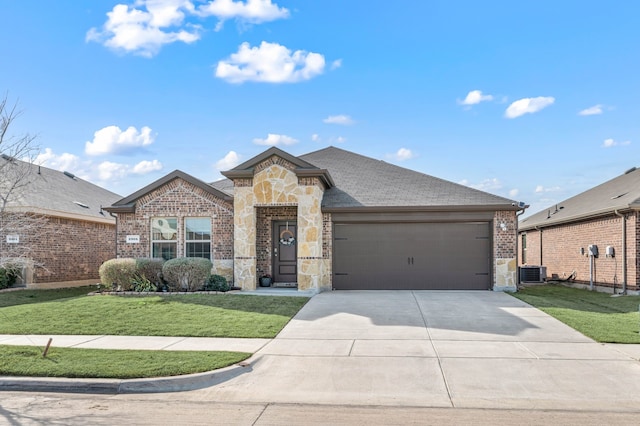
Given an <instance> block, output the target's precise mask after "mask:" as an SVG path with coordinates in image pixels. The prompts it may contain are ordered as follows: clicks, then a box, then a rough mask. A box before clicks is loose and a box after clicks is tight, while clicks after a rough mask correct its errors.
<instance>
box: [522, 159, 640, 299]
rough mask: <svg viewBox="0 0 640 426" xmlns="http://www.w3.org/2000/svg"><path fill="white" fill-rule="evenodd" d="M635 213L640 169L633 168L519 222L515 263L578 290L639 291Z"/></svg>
mask: <svg viewBox="0 0 640 426" xmlns="http://www.w3.org/2000/svg"><path fill="white" fill-rule="evenodd" d="M639 211H640V170H638V169H636V168H632V169H630V170H628V171H627V172H625V173H624V174H623V175H621V176H618V177H616V178H614V179H612V180H610V181H608V182H605V183H603V184H601V185H599V186H596V187H595V188H592V189H589V190H588V191H585V192H583V193H581V194H578V195H576V196H575V197H572V198H569V199H567V200H565V201H562V202H560V203H558V204H556V205H554V206H551V207H549V208H548V209H544V210H543V211H540V212H538V213H536V214H534V215H531V216H529V217H528V218H526V219H523V220H522V221H520V228H519V238H520V240H521V245H520V247H521V250H520V253H519V264H520V265H527V266H530V265H536V266H543V267H545V268H546V276H547V279H555V280H569V278H571V280H570V281H571V282H572V283H575V284H578V286H580V287H589V288H592V287H593V288H594V289H599V290H605V291H609V292H624V291H629V292H638V290H640V287H639V283H640V274H639V272H640V270H639V268H638V266H639V265H638V262H639V259H640V257H639V256H638V253H639V251H640V226H639V225H640V223H639V221H638V212H639ZM590 247H591V250H590ZM594 247H595V249H594ZM596 249H597V255H595V256H593V255H592V254H595V253H594V252H595V250H596Z"/></svg>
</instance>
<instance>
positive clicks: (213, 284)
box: [204, 274, 231, 293]
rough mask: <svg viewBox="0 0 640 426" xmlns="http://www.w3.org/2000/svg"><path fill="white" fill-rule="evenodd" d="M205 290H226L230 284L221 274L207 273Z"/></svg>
mask: <svg viewBox="0 0 640 426" xmlns="http://www.w3.org/2000/svg"><path fill="white" fill-rule="evenodd" d="M204 290H205V291H220V292H223V293H224V292H227V291H229V290H231V286H230V285H229V283H228V282H227V279H226V278H225V277H223V276H222V275H215V274H213V275H209V279H208V280H207V282H206V283H205V284H204Z"/></svg>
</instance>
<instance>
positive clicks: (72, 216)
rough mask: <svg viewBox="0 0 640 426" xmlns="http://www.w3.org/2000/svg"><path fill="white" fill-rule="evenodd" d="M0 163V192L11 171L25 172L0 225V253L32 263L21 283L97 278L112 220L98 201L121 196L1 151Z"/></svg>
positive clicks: (110, 251)
mask: <svg viewBox="0 0 640 426" xmlns="http://www.w3.org/2000/svg"><path fill="white" fill-rule="evenodd" d="M0 162H3V164H2V170H3V174H2V176H1V177H0V190H2V191H3V194H6V185H9V184H11V183H12V181H11V176H18V175H22V176H27V178H26V180H23V181H22V182H28V183H27V184H26V186H24V187H23V188H22V189H20V190H19V191H17V192H16V193H14V196H13V197H12V198H10V199H9V203H8V205H7V207H6V209H5V215H13V218H14V219H13V220H12V221H11V222H10V223H7V222H6V221H4V222H3V226H0V257H1V258H11V257H15V256H16V255H20V256H22V257H23V258H28V259H29V260H30V262H29V263H31V264H32V265H33V268H27V269H25V271H24V275H25V276H23V277H22V278H23V283H24V284H26V285H27V287H32V288H39V287H62V286H74V285H83V284H89V283H96V282H98V279H99V276H98V268H99V267H100V265H101V264H102V262H104V261H105V260H108V259H111V258H113V257H115V219H114V218H113V217H112V216H111V215H109V213H108V212H106V211H104V210H103V209H102V206H108V205H111V204H112V203H114V202H115V201H117V200H118V199H120V198H121V196H119V195H117V194H114V193H113V192H110V191H107V190H106V189H103V188H100V187H99V186H96V185H94V184H92V183H89V182H87V181H85V180H82V179H80V178H78V177H76V176H74V175H73V174H71V173H68V172H59V171H56V170H52V169H49V168H46V167H41V166H37V165H34V164H30V163H26V162H23V161H19V160H16V159H13V158H11V157H7V156H5V155H3V156H2V157H0ZM9 168H10V169H9ZM14 172H16V173H14ZM5 217H6V216H5ZM16 218H25V220H24V221H16ZM34 225H35V226H34ZM11 227H13V228H14V229H7V228H11ZM34 228H37V229H34Z"/></svg>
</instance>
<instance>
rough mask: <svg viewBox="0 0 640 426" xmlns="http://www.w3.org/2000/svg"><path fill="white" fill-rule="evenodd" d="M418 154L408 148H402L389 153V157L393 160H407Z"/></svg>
mask: <svg viewBox="0 0 640 426" xmlns="http://www.w3.org/2000/svg"><path fill="white" fill-rule="evenodd" d="M415 156H416V155H415V154H414V153H413V152H412V151H411V150H410V149H407V148H400V149H399V150H398V151H396V152H395V153H393V154H388V155H387V158H391V159H393V160H396V161H405V160H410V159H412V158H414V157H415Z"/></svg>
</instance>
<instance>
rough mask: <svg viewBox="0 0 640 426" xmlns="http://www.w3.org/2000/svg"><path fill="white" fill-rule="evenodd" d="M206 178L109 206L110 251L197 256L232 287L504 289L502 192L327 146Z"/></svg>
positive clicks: (506, 246) (263, 158)
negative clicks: (269, 281)
mask: <svg viewBox="0 0 640 426" xmlns="http://www.w3.org/2000/svg"><path fill="white" fill-rule="evenodd" d="M223 175H225V176H226V177H227V178H228V179H226V180H222V181H218V182H214V183H212V184H207V183H205V182H202V181H200V180H198V179H196V178H194V177H192V176H189V175H187V174H185V173H183V172H181V171H174V172H172V173H170V174H169V175H167V176H165V177H163V178H162V179H160V180H158V181H156V182H154V183H152V184H150V185H148V186H147V187H145V188H143V189H141V190H139V191H137V192H135V193H134V194H131V195H130V196H128V197H125V198H123V199H122V200H120V201H118V202H116V203H114V204H113V205H112V206H110V207H108V208H106V210H108V211H110V212H113V213H115V214H116V215H117V217H118V226H117V227H118V235H117V246H118V257H147V256H163V257H165V258H170V257H176V256H177V257H181V256H202V257H206V258H210V259H211V260H212V261H213V263H214V272H216V273H218V274H221V275H224V276H226V277H227V278H228V279H231V280H233V281H234V284H235V285H236V286H239V287H241V288H242V289H243V290H253V289H255V288H256V286H257V283H258V279H259V278H260V277H261V276H262V275H266V274H268V275H271V276H272V278H273V280H274V283H275V285H277V286H296V287H297V288H298V289H299V290H309V291H324V290H331V289H338V290H349V289H482V290H487V289H494V290H515V289H516V284H517V283H516V271H517V268H516V252H517V249H516V243H517V238H516V224H517V221H516V212H517V211H518V210H521V209H522V208H521V207H519V206H518V205H517V203H516V202H515V201H513V200H508V199H506V198H502V197H498V196H495V195H492V194H488V193H485V192H482V191H478V190H475V189H472V188H469V187H466V186H462V185H458V184H455V183H452V182H448V181H445V180H442V179H438V178H435V177H432V176H428V175H425V174H422V173H418V172H415V171H412V170H408V169H405V168H402V167H398V166H395V165H392V164H388V163H385V162H383V161H379V160H375V159H372V158H368V157H364V156H362V155H359V154H355V153H353V152H349V151H345V150H342V149H338V148H334V147H329V148H325V149H322V150H319V151H316V152H312V153H310V154H306V155H301V156H299V157H296V156H293V155H290V154H288V153H286V152H284V151H282V150H280V149H278V148H271V149H269V150H267V151H265V152H263V153H262V154H260V155H258V156H256V157H254V158H252V159H251V160H249V161H247V162H245V163H243V164H241V165H239V166H237V167H235V168H234V169H232V170H229V171H227V172H224V173H223Z"/></svg>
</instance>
